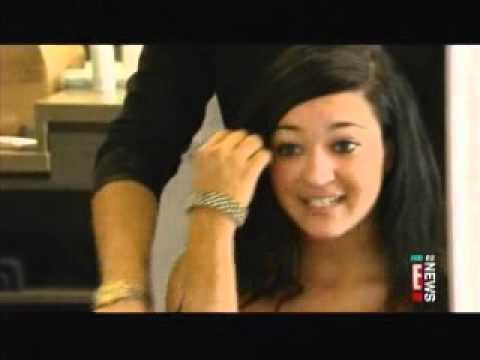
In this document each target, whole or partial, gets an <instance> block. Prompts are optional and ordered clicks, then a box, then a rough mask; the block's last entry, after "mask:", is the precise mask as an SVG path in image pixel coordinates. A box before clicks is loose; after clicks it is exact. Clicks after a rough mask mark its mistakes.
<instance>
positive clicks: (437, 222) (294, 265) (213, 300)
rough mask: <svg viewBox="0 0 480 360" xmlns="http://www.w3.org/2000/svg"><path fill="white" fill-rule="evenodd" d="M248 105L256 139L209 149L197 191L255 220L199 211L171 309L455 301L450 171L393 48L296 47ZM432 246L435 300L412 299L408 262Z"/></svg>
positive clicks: (221, 140)
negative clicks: (445, 198)
mask: <svg viewBox="0 0 480 360" xmlns="http://www.w3.org/2000/svg"><path fill="white" fill-rule="evenodd" d="M247 104H248V105H247V106H246V107H245V108H244V109H243V116H242V119H243V120H244V121H245V123H244V124H245V127H246V128H248V129H249V130H250V131H253V132H254V133H255V135H251V134H249V133H247V132H245V131H243V130H240V131H222V132H219V133H217V134H216V135H214V136H213V137H212V138H211V139H210V140H209V141H207V143H205V144H204V145H202V146H201V147H200V149H198V150H197V152H196V154H195V156H194V166H193V170H194V177H193V178H194V183H193V184H194V186H193V189H194V191H196V192H197V193H200V194H202V193H205V192H208V191H215V192H218V193H220V194H222V196H224V197H223V198H224V200H225V203H227V204H233V205H237V206H238V207H239V208H240V209H242V208H243V209H246V208H247V207H249V216H248V218H247V221H246V223H245V225H244V226H243V227H241V228H239V229H236V228H235V226H234V223H233V222H232V221H229V217H228V216H225V215H226V214H227V213H226V212H225V211H223V210H222V209H221V208H220V207H219V206H217V205H218V204H211V203H203V204H200V205H198V204H197V206H195V207H194V209H195V211H192V214H191V219H190V220H191V223H190V241H189V244H188V246H187V249H186V251H185V253H184V255H183V256H182V257H181V258H180V259H179V261H178V263H177V266H176V270H175V271H174V273H173V274H172V277H171V279H170V284H169V296H168V304H167V309H169V310H170V311H174V310H178V309H181V310H182V311H234V312H236V311H247V312H248V311H289V312H304V311H315V312H317V311H318V312H325V311H328V312H341V311H347V312H350V311H367V312H377V311H447V310H448V309H447V308H448V306H447V304H448V301H447V294H448V290H447V281H446V276H445V263H444V251H445V242H444V240H445V239H444V235H443V228H442V224H443V222H442V219H441V217H440V216H441V214H442V204H443V203H442V196H441V190H440V179H439V173H438V169H437V165H436V162H435V159H434V157H433V154H432V149H431V145H430V143H429V140H428V138H427V136H426V133H425V130H424V128H423V123H422V121H421V119H420V115H419V111H418V108H417V104H416V99H415V97H414V95H413V92H412V89H411V88H410V85H409V84H408V83H407V81H406V80H405V78H404V77H403V76H402V75H401V74H400V73H399V72H398V70H397V69H396V67H395V64H393V62H392V60H391V59H390V57H389V56H388V54H387V53H386V52H385V51H384V49H383V48H382V47H380V46H292V47H290V48H289V49H287V50H286V51H285V52H284V53H283V54H282V55H281V56H280V57H279V59H278V60H277V61H276V62H275V63H274V64H273V65H272V66H271V68H269V69H268V71H267V72H266V73H265V74H264V76H263V79H262V81H261V82H260V83H259V85H258V87H257V89H256V91H255V92H254V93H252V94H251V98H250V101H248V102H247ZM268 165H269V166H268ZM265 168H266V169H267V170H266V171H263V170H264V169H265ZM233 205H232V206H233ZM424 255H425V256H431V255H433V256H434V258H435V259H436V265H437V266H436V268H435V269H436V272H437V273H436V275H437V276H436V286H437V288H436V291H437V296H436V297H435V301H433V302H431V301H430V302H419V301H418V298H417V297H415V298H413V297H412V280H411V279H412V274H411V263H410V260H411V258H412V256H417V257H418V256H424ZM429 259H431V258H430V257H429ZM412 299H415V301H413V300H412Z"/></svg>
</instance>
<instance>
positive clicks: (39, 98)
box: [0, 44, 480, 312]
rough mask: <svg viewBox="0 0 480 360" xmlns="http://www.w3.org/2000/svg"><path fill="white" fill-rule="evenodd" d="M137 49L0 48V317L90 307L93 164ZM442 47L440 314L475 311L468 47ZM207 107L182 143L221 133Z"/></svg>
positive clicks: (478, 193) (477, 129)
mask: <svg viewBox="0 0 480 360" xmlns="http://www.w3.org/2000/svg"><path fill="white" fill-rule="evenodd" d="M142 47H143V46H142V45H141V44H136V45H132V44H128V45H123V44H116V45H113V44H107V45H105V44H102V45H96V44H86V45H84V44H74V45H0V99H1V101H0V215H1V217H0V311H44V310H49V311H58V310H72V311H91V301H92V294H93V291H94V290H95V288H96V287H97V286H98V282H99V276H98V273H97V269H98V267H97V259H96V256H95V242H94V237H93V230H92V225H91V209H90V201H91V197H92V191H91V189H92V183H93V181H92V180H93V165H94V159H95V154H96V151H97V150H98V148H99V146H100V145H101V143H102V142H103V140H104V138H105V136H106V132H107V129H108V124H109V122H110V121H112V120H113V119H114V118H115V116H116V114H118V113H119V111H120V110H121V107H122V104H123V101H124V98H125V92H126V84H127V81H128V79H129V77H130V76H131V75H132V74H134V73H135V72H136V71H137V66H138V60H139V57H140V54H141V51H142ZM444 48H445V52H444V58H442V59H439V61H441V62H442V63H443V64H444V69H445V71H444V73H443V74H440V75H439V78H438V79H434V82H433V83H434V84H435V86H443V87H444V94H445V97H444V99H439V101H438V114H439V116H438V118H439V119H441V121H436V122H435V123H433V122H428V120H427V128H428V130H429V132H430V134H431V136H432V139H433V143H434V147H435V152H436V154H435V155H436V156H437V159H438V161H439V164H440V168H441V169H442V173H443V174H444V177H443V180H444V191H445V194H446V199H447V203H446V214H447V216H446V218H447V223H446V227H447V229H448V232H447V233H448V244H449V245H448V246H449V247H448V256H449V277H450V283H451V285H450V289H449V292H450V295H451V296H450V297H451V306H450V307H451V310H452V311H454V312H480V261H479V259H480V242H479V241H478V239H479V237H480V235H479V234H480V222H479V221H478V219H480V205H478V204H480V166H478V159H477V157H478V155H476V154H478V153H480V46H478V45H463V46H460V45H459V46H454V45H449V46H445V47H444ZM412 61H413V60H412ZM208 106H209V107H208V109H207V111H206V116H205V120H204V125H203V127H202V128H201V129H200V131H199V133H198V134H197V135H196V136H195V137H194V139H193V141H192V147H193V146H194V145H195V142H196V141H199V140H198V139H200V138H201V137H202V136H203V135H205V134H209V133H211V132H212V131H214V130H215V129H217V128H221V127H222V123H221V115H220V114H219V111H218V105H217V104H216V102H215V99H212V101H211V102H210V103H209V105H208ZM202 134H203V135H202ZM183 160H184V161H183V162H182V165H181V166H180V168H179V171H178V173H177V175H175V177H174V178H172V180H171V181H170V182H169V183H168V184H167V186H166V188H165V190H164V192H163V193H162V197H163V200H164V201H161V205H160V206H164V207H166V208H165V209H163V210H161V211H160V212H159V213H160V214H161V217H160V218H159V219H158V223H157V227H161V228H162V229H165V230H164V231H170V232H171V233H170V234H168V235H167V236H166V237H167V238H168V237H175V236H183V233H182V231H183V230H181V229H180V227H178V228H177V227H176V226H170V224H175V223H178V219H180V218H181V216H182V212H181V211H182V210H181V209H180V208H179V207H178V204H177V203H178V201H175V199H178V198H179V197H180V198H181V197H185V196H186V195H187V194H188V186H189V180H190V178H189V176H190V169H189V164H188V157H184V159H183ZM472 164H477V165H472ZM181 221H184V220H183V218H182V220H181ZM181 225H182V224H181ZM166 251H168V249H167V250H166Z"/></svg>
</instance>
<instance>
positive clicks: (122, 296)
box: [92, 281, 149, 309]
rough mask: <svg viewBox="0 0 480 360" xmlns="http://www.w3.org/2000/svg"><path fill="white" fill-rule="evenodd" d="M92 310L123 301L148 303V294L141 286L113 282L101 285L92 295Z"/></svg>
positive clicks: (125, 282)
mask: <svg viewBox="0 0 480 360" xmlns="http://www.w3.org/2000/svg"><path fill="white" fill-rule="evenodd" d="M92 300H93V307H94V309H100V308H102V307H105V306H109V305H113V304H116V303H118V302H120V301H125V300H137V301H143V302H148V301H149V297H148V292H147V290H146V287H145V286H144V285H143V284H138V283H131V282H127V281H114V282H109V283H104V284H103V285H101V286H100V287H99V288H98V289H97V290H96V291H95V293H94V295H93V299H92Z"/></svg>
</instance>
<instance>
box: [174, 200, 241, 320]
mask: <svg viewBox="0 0 480 360" xmlns="http://www.w3.org/2000/svg"><path fill="white" fill-rule="evenodd" d="M190 216H191V219H190V228H189V236H190V241H189V244H188V246H187V250H186V252H185V255H184V259H183V261H184V264H183V266H184V269H185V271H184V276H183V279H182V282H183V283H182V288H183V301H182V308H181V311H185V312H237V311H238V300H237V296H238V295H237V281H236V270H235V261H234V233H235V225H234V223H233V222H232V221H231V220H230V219H229V218H228V217H226V216H225V215H223V214H221V213H219V212H218V211H216V210H214V209H208V208H199V209H195V210H194V211H193V212H192V213H191V215H190Z"/></svg>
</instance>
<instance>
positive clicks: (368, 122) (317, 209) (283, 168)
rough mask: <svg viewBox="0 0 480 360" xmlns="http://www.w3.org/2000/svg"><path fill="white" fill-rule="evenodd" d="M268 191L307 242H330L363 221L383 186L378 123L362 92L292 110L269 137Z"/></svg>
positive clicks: (311, 103) (307, 104) (346, 94)
mask: <svg viewBox="0 0 480 360" xmlns="http://www.w3.org/2000/svg"><path fill="white" fill-rule="evenodd" d="M272 148H273V151H274V161H273V163H272V168H271V171H272V173H271V174H272V185H273V188H274V192H275V194H276V196H277V199H278V201H279V203H280V205H281V206H282V207H283V209H284V210H285V211H286V212H287V214H288V215H289V216H290V217H291V218H292V219H293V221H294V222H295V223H296V224H297V226H299V227H300V229H302V230H303V232H304V234H305V235H306V236H307V238H311V239H332V238H336V237H339V236H342V235H344V234H345V233H347V232H348V231H349V230H351V229H353V228H354V227H355V226H356V225H358V224H359V223H360V222H362V221H363V220H365V219H367V218H368V216H369V214H370V213H371V210H372V208H373V206H374V205H375V202H376V201H377V198H378V195H379V193H380V190H381V186H382V179H383V172H384V159H385V151H384V145H383V141H382V133H381V128H380V125H379V121H378V119H377V117H376V115H375V113H374V110H373V108H372V106H371V105H370V103H369V102H368V101H367V99H366V98H365V97H364V95H363V93H362V92H357V91H348V92H342V93H336V94H333V95H328V96H322V97H318V98H315V99H312V100H309V101H306V102H304V103H302V104H300V105H297V106H295V107H294V108H292V109H291V110H290V111H289V112H288V113H287V114H286V115H285V116H284V117H283V118H282V119H280V121H279V123H278V125H277V129H276V131H275V133H274V134H273V138H272Z"/></svg>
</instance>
